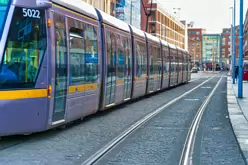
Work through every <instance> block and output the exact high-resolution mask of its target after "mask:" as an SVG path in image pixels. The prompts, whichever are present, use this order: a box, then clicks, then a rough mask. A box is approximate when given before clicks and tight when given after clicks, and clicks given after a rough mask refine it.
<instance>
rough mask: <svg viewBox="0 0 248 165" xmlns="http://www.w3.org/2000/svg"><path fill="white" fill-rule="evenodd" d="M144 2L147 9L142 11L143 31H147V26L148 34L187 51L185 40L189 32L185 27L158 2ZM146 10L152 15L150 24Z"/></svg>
mask: <svg viewBox="0 0 248 165" xmlns="http://www.w3.org/2000/svg"><path fill="white" fill-rule="evenodd" d="M143 2H144V8H145V9H143V10H142V14H141V17H142V27H141V29H142V30H143V31H146V26H148V27H147V32H149V33H151V34H152V35H154V36H157V37H159V38H160V39H162V40H166V41H167V42H168V43H171V44H174V45H176V46H178V47H180V48H183V49H187V45H186V44H185V41H186V39H185V38H186V37H187V36H186V35H185V34H186V32H187V31H186V27H185V25H184V24H183V23H182V22H180V20H179V19H178V18H176V17H175V16H174V15H173V14H172V13H170V12H169V11H167V10H166V9H165V7H164V6H163V5H161V4H160V3H158V2H157V1H156V0H153V3H152V4H151V2H150V0H143ZM151 6H152V7H151ZM145 10H146V11H147V12H148V13H150V14H151V15H150V17H148V24H147V16H146V13H145Z"/></svg>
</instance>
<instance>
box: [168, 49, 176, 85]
mask: <svg viewBox="0 0 248 165" xmlns="http://www.w3.org/2000/svg"><path fill="white" fill-rule="evenodd" d="M176 55H177V53H176V49H173V48H170V59H171V60H170V61H171V68H170V69H171V74H170V86H175V85H177V62H176Z"/></svg>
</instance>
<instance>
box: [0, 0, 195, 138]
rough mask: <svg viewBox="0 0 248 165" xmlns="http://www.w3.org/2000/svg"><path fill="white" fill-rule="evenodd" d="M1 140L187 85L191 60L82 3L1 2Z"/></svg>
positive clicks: (53, 0) (182, 52)
mask: <svg viewBox="0 0 248 165" xmlns="http://www.w3.org/2000/svg"><path fill="white" fill-rule="evenodd" d="M0 13H1V16H2V17H1V18H0V136H8V135H16V134H29V133H34V132H41V131H45V130H48V129H51V128H54V127H58V126H61V125H64V124H66V123H68V122H72V121H74V120H77V119H80V118H83V117H85V116H87V115H90V114H94V113H96V112H98V111H102V110H106V109H108V108H110V107H113V106H115V105H118V104H122V103H125V102H126V101H128V100H130V99H135V98H139V97H142V96H145V95H148V94H150V93H154V92H157V91H161V90H164V89H167V88H169V87H172V86H177V85H179V84H183V83H187V82H189V80H190V65H191V56H190V55H189V53H188V52H187V51H185V50H183V49H180V48H178V47H176V46H174V45H171V44H168V43H167V42H165V41H163V40H160V39H159V38H157V37H154V36H152V35H150V34H147V33H145V32H143V31H141V30H139V29H137V28H135V27H133V26H131V25H128V24H126V23H124V22H122V21H120V20H118V19H116V18H114V17H112V16H110V15H107V14H105V13H104V12H102V11H100V10H97V9H95V8H94V7H93V6H91V5H89V4H86V3H84V2H82V1H81V0H70V1H68V0H5V1H0Z"/></svg>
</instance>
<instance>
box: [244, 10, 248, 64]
mask: <svg viewBox="0 0 248 165" xmlns="http://www.w3.org/2000/svg"><path fill="white" fill-rule="evenodd" d="M244 57H245V60H248V9H247V11H246V17H245V23H244Z"/></svg>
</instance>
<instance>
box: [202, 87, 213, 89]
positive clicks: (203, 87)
mask: <svg viewBox="0 0 248 165" xmlns="http://www.w3.org/2000/svg"><path fill="white" fill-rule="evenodd" d="M201 88H202V89H210V88H212V87H201Z"/></svg>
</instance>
